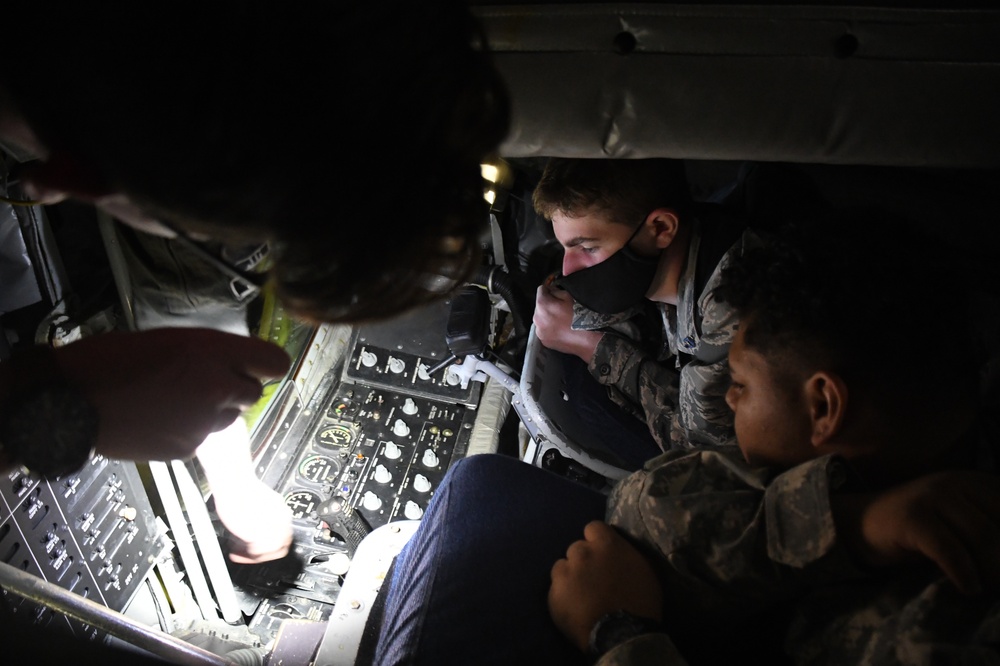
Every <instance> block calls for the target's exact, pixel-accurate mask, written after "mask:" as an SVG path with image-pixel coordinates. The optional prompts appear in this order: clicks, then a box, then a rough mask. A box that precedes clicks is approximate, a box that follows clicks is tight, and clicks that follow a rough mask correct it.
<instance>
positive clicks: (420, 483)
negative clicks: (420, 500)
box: [413, 474, 431, 493]
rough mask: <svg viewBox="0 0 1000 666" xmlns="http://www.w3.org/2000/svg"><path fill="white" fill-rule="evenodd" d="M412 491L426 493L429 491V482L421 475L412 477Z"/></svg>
mask: <svg viewBox="0 0 1000 666" xmlns="http://www.w3.org/2000/svg"><path fill="white" fill-rule="evenodd" d="M413 489H414V490H416V491H417V492H418V493H426V492H427V491H428V490H430V489H431V482H430V480H428V478H427V477H426V476H424V475H423V474H417V475H416V476H415V477H413Z"/></svg>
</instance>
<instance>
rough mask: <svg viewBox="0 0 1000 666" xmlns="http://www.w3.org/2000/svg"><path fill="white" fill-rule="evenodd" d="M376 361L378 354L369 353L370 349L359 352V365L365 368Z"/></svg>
mask: <svg viewBox="0 0 1000 666" xmlns="http://www.w3.org/2000/svg"><path fill="white" fill-rule="evenodd" d="M376 363H378V356H376V355H375V354H373V353H371V352H370V351H363V352H361V365H363V366H365V367H366V368H371V367H373V366H374V365H375V364H376Z"/></svg>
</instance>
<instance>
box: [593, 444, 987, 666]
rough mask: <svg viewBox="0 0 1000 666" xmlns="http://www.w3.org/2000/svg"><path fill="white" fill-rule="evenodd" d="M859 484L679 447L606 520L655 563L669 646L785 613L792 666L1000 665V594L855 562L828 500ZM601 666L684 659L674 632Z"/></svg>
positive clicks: (929, 572)
mask: <svg viewBox="0 0 1000 666" xmlns="http://www.w3.org/2000/svg"><path fill="white" fill-rule="evenodd" d="M772 477H773V478H772ZM854 483H856V480H855V479H853V478H852V476H851V474H850V471H849V469H848V467H847V465H846V464H845V463H844V462H843V461H841V460H840V459H838V458H836V457H832V456H826V457H823V458H819V459H817V460H813V461H810V462H807V463H804V464H802V465H799V466H797V467H795V468H793V469H791V470H789V471H787V472H784V473H782V474H778V475H776V476H775V475H773V473H771V472H769V471H768V470H766V469H764V468H751V467H749V466H748V465H747V463H746V462H744V460H743V456H742V454H741V453H740V452H739V449H738V448H736V447H721V448H715V449H701V450H691V451H672V452H668V453H665V454H663V455H662V456H658V457H657V458H654V459H653V460H650V461H649V462H648V463H646V465H645V466H644V467H643V469H642V470H640V471H638V472H635V473H634V474H632V475H630V476H629V477H626V478H625V479H623V480H622V481H621V482H619V484H618V485H617V486H616V487H615V489H614V490H613V491H612V493H611V496H610V498H609V502H608V512H607V521H608V522H609V523H610V524H612V525H614V526H615V527H617V528H618V529H619V530H620V531H621V532H622V533H623V534H624V535H626V536H627V537H628V538H629V539H630V540H631V541H632V542H633V543H635V544H636V545H637V546H638V547H639V548H640V549H642V550H643V551H644V552H646V553H647V554H648V555H649V556H650V558H651V561H653V562H656V563H658V565H659V574H660V576H661V580H662V583H663V588H664V600H665V603H664V618H665V619H664V624H665V626H666V627H667V630H668V632H670V634H671V635H672V636H673V638H674V640H678V639H681V638H682V637H685V636H689V635H691V634H692V633H695V632H701V633H702V634H704V635H705V636H706V640H708V641H711V640H714V641H720V640H725V639H726V638H727V637H731V636H732V632H733V630H734V629H735V628H738V627H744V626H746V625H747V624H749V623H752V622H753V621H754V619H755V618H757V617H762V616H763V617H768V615H767V614H768V613H769V612H771V611H774V610H775V609H786V610H789V609H791V610H793V611H794V612H793V614H792V616H793V617H794V618H796V619H795V621H794V622H792V624H791V628H790V629H789V631H788V632H787V636H786V640H785V650H786V652H787V654H788V655H790V656H791V657H792V661H793V663H796V664H810V665H811V664H836V665H841V664H851V665H854V664H937V663H975V664H1000V653H998V652H997V649H998V646H1000V599H998V597H997V596H996V595H993V596H992V597H985V598H980V599H978V600H975V601H970V600H969V598H967V597H963V596H962V595H960V594H959V593H958V592H957V590H956V589H955V588H954V587H953V586H952V585H951V584H950V583H948V582H946V581H944V580H943V579H942V578H941V575H940V573H939V572H938V571H937V570H936V569H934V568H933V567H928V568H927V569H926V570H925V571H920V572H917V573H915V574H911V577H910V578H893V579H890V580H888V581H887V579H885V578H881V577H880V578H875V577H874V576H872V575H870V574H869V573H868V572H865V571H862V570H860V569H858V568H856V567H855V566H854V565H853V564H852V563H851V561H850V558H849V556H848V555H847V553H846V551H844V550H843V549H842V548H841V546H839V545H838V543H837V540H836V532H835V529H834V524H833V517H832V514H831V510H830V502H829V498H830V493H831V491H834V490H836V489H838V488H846V487H849V484H850V485H853V484H854ZM706 627H707V628H708V630H707V633H706V629H705V628H706ZM727 628H729V629H727ZM747 648H748V649H750V648H751V646H749V645H748V646H747ZM755 649H759V645H758V646H757V647H756V648H755ZM751 661H752V660H751ZM597 663H598V665H599V666H625V665H633V666H637V665H645V664H650V665H651V664H657V665H663V664H686V663H687V661H685V658H684V657H682V656H681V652H680V651H678V650H677V649H676V647H675V645H674V641H673V640H671V637H670V636H667V635H665V634H648V635H645V636H639V637H637V638H634V639H632V640H630V641H628V642H626V643H623V644H622V645H620V646H618V647H617V648H615V649H613V650H611V651H610V652H608V653H607V654H606V655H604V656H603V657H602V658H601V659H600V660H599V661H598V662H597Z"/></svg>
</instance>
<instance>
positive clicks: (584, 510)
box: [375, 455, 606, 666]
mask: <svg viewBox="0 0 1000 666" xmlns="http://www.w3.org/2000/svg"><path fill="white" fill-rule="evenodd" d="M605 500H606V498H605V496H604V495H602V494H601V493H599V492H596V491H593V490H591V489H589V488H585V487H583V486H581V485H578V484H576V483H573V482H571V481H568V480H566V479H564V478H562V477H559V476H557V475H555V474H553V473H551V472H548V471H546V470H542V469H539V468H537V467H532V466H530V465H528V464H526V463H523V462H521V461H519V460H516V459H514V458H509V457H505V456H500V455H476V456H471V457H469V458H465V459H463V460H460V461H458V462H457V463H455V465H454V466H453V467H452V468H451V470H450V471H449V472H448V474H447V476H446V477H445V479H444V480H443V481H442V483H441V485H440V486H439V487H438V491H437V493H436V494H435V495H434V497H433V499H432V500H431V502H430V505H429V506H428V507H427V512H426V513H425V514H424V516H423V518H422V520H421V522H420V527H419V528H418V529H417V532H416V534H414V536H413V538H412V539H411V540H410V542H409V543H408V544H407V545H406V547H405V548H404V549H403V550H402V552H400V554H399V556H398V557H397V558H396V565H395V571H394V574H393V576H392V579H391V581H387V583H386V584H388V585H390V587H389V592H388V597H387V598H386V605H385V614H384V620H383V623H382V628H381V632H380V635H379V641H378V647H377V649H376V653H375V663H376V664H379V665H383V664H428V665H430V664H433V665H434V666H441V665H443V664H461V665H463V666H468V665H470V664H498V665H500V664H503V665H504V666H509V665H510V664H520V663H538V664H547V665H548V664H554V665H558V664H585V663H587V661H588V660H587V658H586V657H585V656H584V655H582V654H581V653H580V651H579V650H578V649H577V648H575V647H574V646H573V645H572V644H571V643H570V642H569V641H568V640H567V639H565V638H564V637H563V636H562V634H561V633H559V631H558V630H557V629H556V627H555V625H554V624H553V623H552V620H551V619H550V618H549V613H548V604H547V597H548V590H549V572H550V571H551V569H552V565H553V564H555V562H556V560H558V559H559V558H561V557H564V556H565V554H566V549H567V548H568V547H569V544H571V543H572V542H574V541H576V540H577V539H580V538H582V537H583V527H584V525H586V524H587V523H588V522H590V521H591V520H603V519H604V508H605Z"/></svg>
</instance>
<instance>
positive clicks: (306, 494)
mask: <svg viewBox="0 0 1000 666" xmlns="http://www.w3.org/2000/svg"><path fill="white" fill-rule="evenodd" d="M321 501H322V500H320V497H319V495H317V494H316V493H314V492H310V491H308V490H294V491H292V492H290V493H288V494H287V495H285V504H286V505H287V506H288V508H289V509H291V510H292V517H293V518H296V519H301V518H305V517H307V516H308V515H309V514H311V513H312V512H313V511H315V510H316V507H318V506H319V503H320V502H321Z"/></svg>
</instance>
